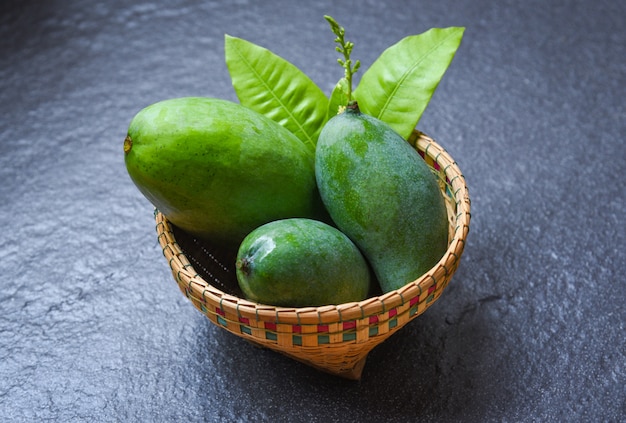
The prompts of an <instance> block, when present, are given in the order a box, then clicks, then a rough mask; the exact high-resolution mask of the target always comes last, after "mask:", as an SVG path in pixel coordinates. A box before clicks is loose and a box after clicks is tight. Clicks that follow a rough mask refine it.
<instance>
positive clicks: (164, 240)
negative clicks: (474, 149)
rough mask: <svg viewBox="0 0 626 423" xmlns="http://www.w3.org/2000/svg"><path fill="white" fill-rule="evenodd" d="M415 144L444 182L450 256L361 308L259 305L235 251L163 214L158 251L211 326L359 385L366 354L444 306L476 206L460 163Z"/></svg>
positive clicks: (420, 139) (417, 139) (427, 143)
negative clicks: (241, 284)
mask: <svg viewBox="0 0 626 423" xmlns="http://www.w3.org/2000/svg"><path fill="white" fill-rule="evenodd" d="M409 142H410V143H411V144H412V145H413V146H414V147H415V148H416V149H417V151H418V152H419V153H420V155H421V156H422V157H423V158H424V160H425V161H426V163H427V164H428V166H429V167H430V168H431V170H432V171H433V173H434V174H435V175H436V176H437V177H438V180H439V185H440V188H441V192H442V194H443V196H444V198H445V200H446V207H447V209H448V220H449V231H448V232H449V244H448V249H447V251H446V253H445V254H444V256H443V257H442V258H441V260H439V262H438V263H437V264H436V265H435V266H434V267H433V268H432V269H430V270H429V271H428V272H427V273H426V274H424V275H422V276H421V277H420V278H418V279H417V280H415V281H412V282H409V283H407V284H406V285H404V286H403V287H402V288H400V289H397V290H394V291H391V292H388V293H385V294H382V295H375V296H372V297H370V298H368V299H366V300H363V301H360V302H352V303H345V304H337V305H326V306H321V307H302V308H288V307H275V306H271V305H265V304H258V303H254V302H251V301H248V300H246V299H244V298H243V296H242V294H241V291H240V290H239V288H238V285H237V279H236V274H235V266H234V263H235V256H236V251H234V252H232V251H231V252H228V251H222V250H220V249H219V248H215V247H213V246H211V245H208V244H206V243H204V242H201V241H198V240H196V239H195V238H193V237H191V236H190V235H188V234H186V233H185V232H183V231H181V230H180V229H178V228H176V227H175V226H174V225H172V224H171V223H170V222H168V221H167V219H166V218H165V216H164V215H163V214H162V213H160V212H159V211H158V210H157V211H155V218H156V229H157V233H158V240H159V244H160V245H161V247H162V248H163V254H164V256H165V257H166V259H167V261H168V263H169V266H170V268H171V270H172V274H173V276H174V279H175V280H176V282H177V283H178V286H179V287H180V290H181V291H182V292H183V294H185V296H187V298H188V299H189V300H190V301H191V302H192V304H193V305H194V306H195V307H196V308H197V309H198V310H200V311H201V312H202V313H203V314H205V315H206V316H207V317H208V318H209V320H211V322H213V323H214V324H216V325H217V326H219V327H221V328H223V329H226V330H227V331H229V332H231V333H234V334H235V335H237V336H240V337H242V338H244V339H246V340H248V341H250V342H252V343H254V344H256V345H260V346H262V347H266V348H270V349H272V350H275V351H278V352H280V353H283V354H285V355H287V356H289V357H291V358H293V359H296V360H298V361H301V362H303V363H305V364H308V365H310V366H313V367H315V368H317V369H319V370H322V371H325V372H328V373H331V374H334V375H337V376H341V377H344V378H348V379H360V377H361V372H362V370H363V367H364V365H365V360H366V357H367V354H368V353H369V352H370V351H371V350H372V349H373V348H374V347H375V346H376V345H378V344H380V343H381V342H383V341H384V340H385V339H387V338H388V337H389V336H391V335H392V334H393V333H395V332H396V331H398V330H399V329H400V328H401V327H403V326H404V325H406V324H407V323H408V322H410V321H411V320H413V319H414V318H416V317H417V316H419V315H420V314H422V313H423V312H424V311H426V309H427V308H428V307H430V306H431V305H433V304H434V303H435V301H437V300H438V299H439V297H440V296H441V294H442V292H443V290H444V289H445V288H446V286H447V285H448V283H449V282H450V279H451V278H452V275H453V274H454V272H455V271H456V269H457V267H458V265H459V262H460V259H461V254H462V253H463V249H464V247H465V240H466V237H467V234H468V232H469V224H470V199H469V194H468V190H467V186H466V185H465V178H464V177H463V175H462V174H461V171H460V170H459V168H458V166H457V164H456V162H454V160H453V159H452V157H450V155H449V154H448V153H447V152H446V151H445V150H444V149H443V148H442V147H441V146H439V145H438V144H437V143H436V142H435V141H433V140H432V139H431V138H429V137H427V136H426V135H424V134H423V133H421V132H419V131H417V130H416V131H414V133H413V134H412V136H411V137H410V138H409Z"/></svg>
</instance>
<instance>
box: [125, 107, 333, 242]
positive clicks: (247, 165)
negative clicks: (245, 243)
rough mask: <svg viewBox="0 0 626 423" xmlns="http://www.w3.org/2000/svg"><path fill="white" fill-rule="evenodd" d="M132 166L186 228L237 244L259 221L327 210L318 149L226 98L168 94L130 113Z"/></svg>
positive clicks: (141, 184)
mask: <svg viewBox="0 0 626 423" xmlns="http://www.w3.org/2000/svg"><path fill="white" fill-rule="evenodd" d="M124 150H125V164H126V168H127V170H128V174H129V175H130V177H131V179H132V180H133V182H134V183H135V185H136V186H137V187H138V188H139V190H140V191H141V192H142V193H143V194H144V196H145V197H146V198H147V199H148V200H150V201H151V202H152V204H153V205H154V206H155V207H156V208H157V209H158V210H159V211H161V212H162V213H163V214H164V215H165V216H166V217H167V219H168V220H169V221H170V222H171V223H173V224H174V225H176V226H178V227H179V228H180V229H183V230H185V231H186V232H188V233H190V234H192V235H194V236H196V237H198V238H200V239H208V240H211V241H213V242H217V243H222V244H226V245H227V246H232V247H234V249H235V250H236V248H237V247H238V245H239V243H240V242H241V241H242V240H243V238H244V237H245V236H246V235H247V234H248V233H249V232H250V231H252V230H253V229H255V228H256V227H258V226H260V225H262V224H264V223H267V222H270V221H272V220H276V219H282V218H288V217H311V218H317V217H319V216H323V214H324V213H325V211H324V209H323V205H322V203H321V200H320V198H319V193H318V191H317V187H316V182H315V169H314V160H315V158H314V153H313V152H311V151H310V150H309V149H308V148H307V147H306V146H305V145H304V144H303V143H302V142H301V141H300V140H299V139H298V138H297V137H296V136H295V135H293V134H292V133H291V132H289V131H288V130H287V129H285V128H283V127H282V126H280V125H279V124H277V123H275V122H274V121H272V120H270V119H268V118H266V117H265V116H262V115H260V114H258V113H257V112H254V111H252V110H251V109H248V108H246V107H244V106H242V105H239V104H236V103H233V102H230V101H227V100H221V99H215V98H203V97H184V98H175V99H169V100H164V101H161V102H158V103H155V104H152V105H150V106H148V107H146V108H145V109H143V110H141V111H140V112H139V113H137V115H136V116H135V117H134V118H133V119H132V121H131V123H130V125H129V128H128V136H127V137H126V140H125V142H124Z"/></svg>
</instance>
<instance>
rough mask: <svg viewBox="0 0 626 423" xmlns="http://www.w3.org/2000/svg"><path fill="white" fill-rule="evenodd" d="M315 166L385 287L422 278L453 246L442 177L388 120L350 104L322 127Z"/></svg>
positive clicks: (343, 224)
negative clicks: (450, 243)
mask: <svg viewBox="0 0 626 423" xmlns="http://www.w3.org/2000/svg"><path fill="white" fill-rule="evenodd" d="M315 171H316V177H317V184H318V189H319V191H320V195H321V197H322V201H323V202H324V204H325V206H326V208H327V210H328V212H329V214H330V217H331V218H332V220H333V221H334V222H335V224H336V225H337V227H338V228H339V229H340V230H341V231H342V232H344V233H345V234H346V235H348V236H349V237H350V239H351V240H352V241H353V242H354V243H355V244H356V245H357V246H358V247H359V248H360V250H361V251H362V252H363V254H364V255H365V257H366V258H367V259H368V261H369V263H370V265H371V266H372V269H373V270H374V273H375V274H376V277H377V279H378V282H379V283H380V286H381V288H382V290H383V292H389V291H391V290H394V289H398V288H400V287H402V286H404V285H405V284H407V283H409V282H411V281H413V280H415V279H417V278H419V277H420V276H421V275H423V274H424V273H426V272H427V271H428V270H429V269H430V268H431V267H432V266H434V265H435V264H436V263H437V262H438V261H439V260H440V258H441V257H442V256H443V254H444V253H445V251H446V249H447V243H448V220H447V212H446V207H445V203H444V200H443V196H442V194H441V192H440V190H439V186H438V183H437V180H436V177H435V176H434V175H433V174H432V172H431V171H430V169H429V167H428V166H427V165H426V162H425V161H424V160H423V159H422V158H421V157H420V156H419V154H418V153H417V151H416V150H415V149H414V148H413V147H412V146H411V145H410V144H409V143H408V142H406V141H405V140H404V139H403V138H402V137H401V136H400V135H398V134H397V133H396V132H395V131H394V130H393V129H392V128H391V127H390V126H389V125H387V124H386V123H384V122H382V121H380V120H378V119H376V118H374V117H371V116H369V115H366V114H363V113H361V112H360V111H359V109H358V106H357V105H355V104H354V105H352V106H349V107H348V108H347V109H346V111H345V112H344V113H342V114H340V115H337V116H335V117H333V118H332V119H330V120H329V121H328V123H327V124H326V125H325V127H324V129H323V130H322V132H321V134H320V137H319V139H318V143H317V150H316V160H315Z"/></svg>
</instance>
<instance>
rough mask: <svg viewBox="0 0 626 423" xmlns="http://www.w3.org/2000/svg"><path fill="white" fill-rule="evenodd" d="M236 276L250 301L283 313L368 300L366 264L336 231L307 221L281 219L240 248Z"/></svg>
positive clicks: (262, 228) (350, 244)
mask: <svg viewBox="0 0 626 423" xmlns="http://www.w3.org/2000/svg"><path fill="white" fill-rule="evenodd" d="M236 269H237V270H236V273H237V280H238V282H239V287H240V288H241V290H242V291H243V293H244V295H245V296H246V298H248V299H249V300H251V301H255V302H259V303H263V304H271V305H275V306H286V307H305V306H321V305H327V304H342V303H347V302H352V301H361V300H363V299H365V298H366V297H367V294H368V291H369V286H370V271H369V267H368V265H367V262H366V261H365V258H364V257H363V255H362V254H361V252H360V251H359V250H358V248H357V247H356V246H355V245H354V244H353V243H352V241H350V239H349V238H348V237H347V236H346V235H344V234H343V233H341V232H340V231H339V230H338V229H336V228H334V227H332V226H330V225H327V224H325V223H323V222H320V221H316V220H311V219H301V218H292V219H283V220H277V221H274V222H270V223H267V224H265V225H263V226H261V227H259V228H257V229H255V230H254V231H253V232H251V233H250V234H249V235H248V236H247V237H246V238H245V239H244V240H243V242H242V243H241V246H240V248H239V251H238V254H237V262H236Z"/></svg>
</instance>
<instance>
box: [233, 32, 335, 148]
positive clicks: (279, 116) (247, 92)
mask: <svg viewBox="0 0 626 423" xmlns="http://www.w3.org/2000/svg"><path fill="white" fill-rule="evenodd" d="M224 50H225V56H226V65H227V67H228V71H229V73H230V76H231V79H232V84H233V87H234V88H235V92H236V94H237V97H238V98H239V101H240V103H241V104H243V105H244V106H246V107H249V108H251V109H253V110H255V111H256V112H258V113H261V114H263V115H265V116H267V117H269V118H270V119H272V120H274V121H276V122H278V123H279V124H280V125H282V126H284V127H285V128H287V129H288V130H290V131H291V132H292V133H293V134H295V135H296V136H297V137H298V138H299V139H300V140H302V142H304V143H305V145H307V146H308V147H309V148H311V149H313V150H315V145H316V143H317V137H318V136H319V133H320V131H321V130H322V126H323V125H324V123H325V122H326V112H327V108H328V98H327V97H326V95H325V94H324V92H323V91H322V90H321V89H320V88H319V87H318V86H317V85H316V84H315V83H314V82H313V81H312V80H311V79H310V78H309V77H308V76H306V75H305V74H304V73H303V72H302V71H301V70H300V69H298V68H297V67H296V66H294V65H293V64H291V63H289V62H288V61H287V60H285V59H283V58H281V57H280V56H278V55H276V54H274V53H272V52H271V51H269V50H268V49H265V48H263V47H260V46H257V45H255V44H253V43H251V42H249V41H246V40H243V39H241V38H236V37H231V36H229V35H226V36H225V49H224Z"/></svg>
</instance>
